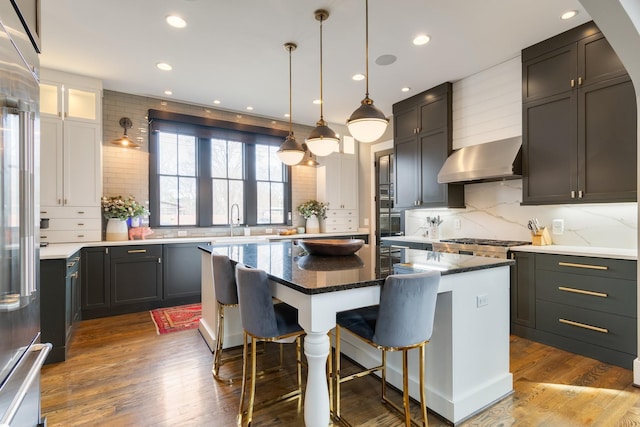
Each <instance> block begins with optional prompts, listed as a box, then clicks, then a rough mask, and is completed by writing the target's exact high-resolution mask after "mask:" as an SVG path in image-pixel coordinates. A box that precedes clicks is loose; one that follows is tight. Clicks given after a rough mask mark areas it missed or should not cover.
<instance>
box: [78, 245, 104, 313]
mask: <svg viewBox="0 0 640 427" xmlns="http://www.w3.org/2000/svg"><path fill="white" fill-rule="evenodd" d="M110 306H111V296H110V292H109V248H107V247H99V248H84V249H83V250H82V310H83V312H84V313H85V316H84V317H85V318H87V315H88V314H89V313H90V312H91V310H96V309H105V308H109V307H110ZM90 317H92V316H90Z"/></svg>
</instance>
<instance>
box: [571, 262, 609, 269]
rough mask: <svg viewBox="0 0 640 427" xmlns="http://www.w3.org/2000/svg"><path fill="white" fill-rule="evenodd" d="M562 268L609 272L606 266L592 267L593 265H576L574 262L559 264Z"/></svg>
mask: <svg viewBox="0 0 640 427" xmlns="http://www.w3.org/2000/svg"><path fill="white" fill-rule="evenodd" d="M558 265H559V266H560V267H576V268H589V269H591V270H608V269H609V267H607V266H606V265H591V264H576V263H573V262H559V263H558Z"/></svg>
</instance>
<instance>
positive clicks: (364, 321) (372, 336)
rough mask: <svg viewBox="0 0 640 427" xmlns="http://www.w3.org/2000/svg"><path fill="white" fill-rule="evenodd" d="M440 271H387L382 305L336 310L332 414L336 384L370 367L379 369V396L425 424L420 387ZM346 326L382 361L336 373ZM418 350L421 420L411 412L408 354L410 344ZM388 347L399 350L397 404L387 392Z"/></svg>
mask: <svg viewBox="0 0 640 427" xmlns="http://www.w3.org/2000/svg"><path fill="white" fill-rule="evenodd" d="M439 283H440V273H439V272H437V271H434V272H425V273H416V274H398V275H391V276H388V277H387V279H386V280H385V282H384V285H383V287H382V291H381V294H380V305H377V306H372V307H364V308H360V309H355V310H350V311H344V312H341V313H338V315H337V316H336V323H337V326H336V363H335V379H336V381H335V382H336V403H335V415H336V417H337V418H338V419H341V415H340V385H341V384H342V383H344V382H346V381H350V380H353V379H356V378H360V377H363V376H365V375H368V374H370V373H373V372H376V371H381V372H382V381H381V382H382V401H383V402H385V403H387V404H389V405H390V406H391V407H392V408H393V409H395V410H396V411H398V412H399V413H400V414H402V415H403V418H404V421H405V425H406V426H410V425H411V423H414V424H416V425H424V426H426V425H427V424H428V422H427V406H426V399H425V388H424V376H425V374H424V357H425V345H426V344H427V342H428V341H429V339H430V338H431V333H432V331H433V320H434V316H435V309H436V298H437V295H438V285H439ZM342 329H346V330H347V331H349V332H351V333H352V334H353V335H355V336H356V337H358V338H360V339H361V340H363V341H364V342H366V343H368V344H370V345H372V346H373V347H375V348H378V349H380V350H382V364H381V365H380V366H376V367H374V368H370V369H365V370H364V371H361V372H358V373H356V374H352V375H349V376H346V377H341V375H340V332H341V330H342ZM413 348H418V349H419V352H420V357H419V359H420V368H419V369H420V372H419V375H420V405H421V406H422V424H419V423H418V422H416V421H415V420H413V419H412V418H411V414H410V412H409V372H408V354H407V352H408V351H409V350H410V349H413ZM387 351H402V380H403V381H402V383H403V406H404V408H402V409H401V408H400V407H398V406H397V405H396V404H394V403H393V402H391V401H389V400H388V399H387V396H386V392H385V391H386V390H385V389H386V362H387Z"/></svg>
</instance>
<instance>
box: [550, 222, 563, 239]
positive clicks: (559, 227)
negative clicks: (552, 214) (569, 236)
mask: <svg viewBox="0 0 640 427" xmlns="http://www.w3.org/2000/svg"><path fill="white" fill-rule="evenodd" d="M551 229H552V232H553V234H557V235H560V234H564V219H554V220H553V221H552V222H551Z"/></svg>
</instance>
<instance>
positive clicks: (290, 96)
mask: <svg viewBox="0 0 640 427" xmlns="http://www.w3.org/2000/svg"><path fill="white" fill-rule="evenodd" d="M287 50H288V51H289V136H291V135H293V122H292V118H291V114H292V111H291V103H292V102H293V101H292V95H291V92H292V85H291V80H292V77H291V76H292V74H291V51H292V50H293V46H287Z"/></svg>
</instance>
